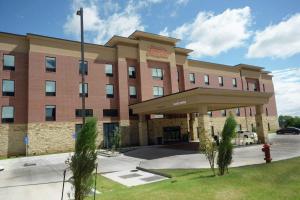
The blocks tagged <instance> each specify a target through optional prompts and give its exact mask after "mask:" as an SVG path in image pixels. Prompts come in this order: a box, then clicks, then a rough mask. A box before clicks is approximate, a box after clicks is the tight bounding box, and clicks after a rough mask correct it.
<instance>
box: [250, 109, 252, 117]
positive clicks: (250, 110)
mask: <svg viewBox="0 0 300 200" xmlns="http://www.w3.org/2000/svg"><path fill="white" fill-rule="evenodd" d="M250 116H251V117H252V108H250Z"/></svg>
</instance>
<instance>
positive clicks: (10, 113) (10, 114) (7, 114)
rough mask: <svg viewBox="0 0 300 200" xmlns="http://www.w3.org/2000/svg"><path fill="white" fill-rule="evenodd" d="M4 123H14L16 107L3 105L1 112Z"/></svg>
mask: <svg viewBox="0 0 300 200" xmlns="http://www.w3.org/2000/svg"><path fill="white" fill-rule="evenodd" d="M1 119H2V123H13V122H14V107H13V106H3V107H2V113H1Z"/></svg>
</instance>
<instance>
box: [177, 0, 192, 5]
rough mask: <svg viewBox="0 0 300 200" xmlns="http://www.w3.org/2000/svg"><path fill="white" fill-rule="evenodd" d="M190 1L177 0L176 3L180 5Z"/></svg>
mask: <svg viewBox="0 0 300 200" xmlns="http://www.w3.org/2000/svg"><path fill="white" fill-rule="evenodd" d="M188 2H189V0H176V4H178V5H186V4H187V3H188Z"/></svg>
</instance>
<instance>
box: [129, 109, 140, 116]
mask: <svg viewBox="0 0 300 200" xmlns="http://www.w3.org/2000/svg"><path fill="white" fill-rule="evenodd" d="M129 116H131V117H138V116H139V115H138V114H133V110H132V109H129Z"/></svg>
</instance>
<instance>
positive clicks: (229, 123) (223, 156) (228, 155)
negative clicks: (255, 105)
mask: <svg viewBox="0 0 300 200" xmlns="http://www.w3.org/2000/svg"><path fill="white" fill-rule="evenodd" d="M236 125H237V123H236V121H235V119H234V117H233V115H231V114H230V115H229V117H228V118H227V119H226V122H225V124H224V128H223V131H222V139H221V142H220V145H219V154H218V161H217V163H218V166H219V174H220V175H221V176H222V175H224V173H225V170H227V172H228V166H229V165H230V164H231V161H232V152H233V145H232V143H231V140H232V139H233V138H234V137H235V134H236V133H235V128H236Z"/></svg>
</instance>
